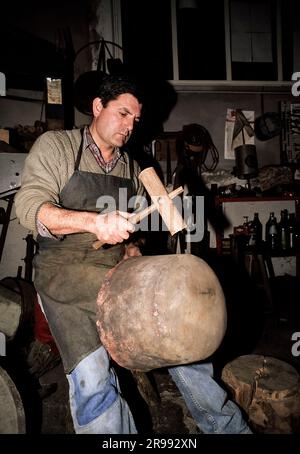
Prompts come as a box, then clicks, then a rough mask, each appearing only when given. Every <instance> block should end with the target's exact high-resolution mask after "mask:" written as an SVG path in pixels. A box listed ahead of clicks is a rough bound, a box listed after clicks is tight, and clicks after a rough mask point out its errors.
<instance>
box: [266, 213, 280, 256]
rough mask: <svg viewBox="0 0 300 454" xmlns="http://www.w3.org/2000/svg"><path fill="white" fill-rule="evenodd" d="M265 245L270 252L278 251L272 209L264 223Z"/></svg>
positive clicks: (276, 229)
mask: <svg viewBox="0 0 300 454" xmlns="http://www.w3.org/2000/svg"><path fill="white" fill-rule="evenodd" d="M266 245H267V248H268V249H269V250H270V251H271V252H277V251H278V224H277V219H276V217H275V215H274V212H273V211H271V213H270V217H269V219H268V221H267V223H266Z"/></svg>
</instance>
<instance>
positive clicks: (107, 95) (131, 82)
mask: <svg viewBox="0 0 300 454" xmlns="http://www.w3.org/2000/svg"><path fill="white" fill-rule="evenodd" d="M124 93H129V94H131V95H132V96H134V97H135V98H136V99H137V100H138V101H139V103H140V104H143V103H144V94H143V90H142V87H141V85H140V84H139V83H138V82H137V80H135V79H133V78H130V77H127V76H122V75H119V76H113V75H105V76H104V77H103V79H102V81H101V84H100V87H99V89H98V91H97V97H98V98H100V99H101V100H102V105H103V107H106V105H107V103H108V102H109V101H112V100H113V99H117V98H118V96H120V95H122V94H124Z"/></svg>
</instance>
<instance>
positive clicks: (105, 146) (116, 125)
mask: <svg viewBox="0 0 300 454" xmlns="http://www.w3.org/2000/svg"><path fill="white" fill-rule="evenodd" d="M142 100H143V95H142V91H141V89H140V88H139V86H138V85H137V83H135V82H134V81H133V80H131V79H129V78H127V77H124V76H106V77H105V78H104V79H103V80H102V83H101V86H100V87H99V90H98V96H97V97H96V98H95V99H94V100H93V115H94V118H93V121H92V124H91V128H90V129H91V132H92V136H93V138H94V140H95V142H96V143H97V145H98V146H99V147H100V149H101V150H103V151H108V152H109V151H112V150H113V149H114V148H115V147H122V146H123V145H125V143H126V142H127V141H128V140H129V138H130V136H131V134H132V132H133V129H134V127H135V125H136V123H137V122H138V121H139V119H140V116H141V111H142Z"/></svg>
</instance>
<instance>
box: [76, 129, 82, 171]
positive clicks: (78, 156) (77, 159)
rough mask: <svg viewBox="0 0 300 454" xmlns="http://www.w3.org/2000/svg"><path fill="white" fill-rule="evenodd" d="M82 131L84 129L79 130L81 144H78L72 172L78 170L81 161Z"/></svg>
mask: <svg viewBox="0 0 300 454" xmlns="http://www.w3.org/2000/svg"><path fill="white" fill-rule="evenodd" d="M83 130H84V128H81V130H80V132H81V142H80V145H79V150H78V153H77V157H76V162H75V167H74V171H75V170H78V169H79V164H80V161H81V156H82V148H83Z"/></svg>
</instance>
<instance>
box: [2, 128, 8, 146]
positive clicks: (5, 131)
mask: <svg viewBox="0 0 300 454" xmlns="http://www.w3.org/2000/svg"><path fill="white" fill-rule="evenodd" d="M0 140H3V142H6V143H8V144H9V130H8V129H0Z"/></svg>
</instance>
